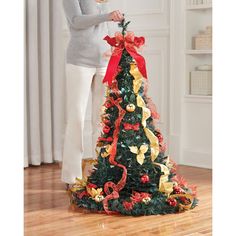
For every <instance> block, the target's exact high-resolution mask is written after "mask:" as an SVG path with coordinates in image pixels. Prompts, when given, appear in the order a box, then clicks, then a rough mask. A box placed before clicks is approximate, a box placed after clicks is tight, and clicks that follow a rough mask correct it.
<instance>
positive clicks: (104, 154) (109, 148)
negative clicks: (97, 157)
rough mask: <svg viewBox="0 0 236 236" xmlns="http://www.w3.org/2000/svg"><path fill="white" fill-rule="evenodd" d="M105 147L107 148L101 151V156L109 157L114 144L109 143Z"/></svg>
mask: <svg viewBox="0 0 236 236" xmlns="http://www.w3.org/2000/svg"><path fill="white" fill-rule="evenodd" d="M105 149H106V150H105V152H103V153H101V156H102V157H103V158H106V157H108V156H109V155H110V153H111V150H112V146H111V145H110V144H108V145H106V148H105Z"/></svg>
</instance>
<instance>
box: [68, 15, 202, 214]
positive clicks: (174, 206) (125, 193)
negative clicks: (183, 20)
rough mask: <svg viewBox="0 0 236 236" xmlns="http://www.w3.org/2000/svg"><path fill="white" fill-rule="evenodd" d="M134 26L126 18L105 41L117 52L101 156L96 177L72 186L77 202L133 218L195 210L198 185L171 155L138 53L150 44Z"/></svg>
mask: <svg viewBox="0 0 236 236" xmlns="http://www.w3.org/2000/svg"><path fill="white" fill-rule="evenodd" d="M129 23H130V22H127V23H126V22H125V20H123V21H122V22H121V23H120V24H119V26H120V27H121V28H122V32H121V33H116V35H115V37H112V38H110V37H109V36H106V37H105V38H104V39H105V40H106V41H107V42H108V43H109V44H110V45H111V46H112V47H113V53H112V56H111V58H110V61H109V65H108V69H107V72H106V75H105V77H104V82H106V83H107V90H106V101H105V103H104V105H103V113H102V115H101V120H102V126H103V132H102V134H101V136H100V137H99V139H98V142H97V155H98V157H97V159H96V160H95V164H94V167H93V170H92V172H91V174H90V176H88V177H87V178H86V179H77V180H76V183H75V184H74V185H73V186H72V187H71V188H70V190H69V191H70V196H71V202H72V203H73V204H75V205H76V206H78V207H83V208H86V209H89V210H91V211H99V212H106V213H107V214H123V215H133V216H139V215H155V214H168V213H176V212H181V211H185V210H188V209H192V208H194V207H195V206H196V205H197V202H198V200H197V198H196V186H189V185H188V184H187V182H186V181H185V180H184V178H183V177H181V176H179V175H177V173H176V167H177V166H176V164H175V163H174V162H173V161H172V160H171V159H170V158H169V156H165V149H166V146H165V144H164V142H163V136H162V134H161V132H160V130H159V129H158V128H157V124H156V121H157V120H158V117H159V115H158V113H157V112H156V110H155V107H154V105H153V103H152V102H151V99H150V98H149V97H148V96H147V75H146V66H145V60H144V58H143V57H142V56H141V55H140V54H139V53H138V52H137V49H138V48H140V47H141V46H142V45H144V41H145V40H144V38H143V37H135V36H134V34H133V33H132V32H128V31H127V26H128V24H129Z"/></svg>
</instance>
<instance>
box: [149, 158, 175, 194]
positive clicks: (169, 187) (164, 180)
mask: <svg viewBox="0 0 236 236" xmlns="http://www.w3.org/2000/svg"><path fill="white" fill-rule="evenodd" d="M154 165H157V166H160V168H161V172H163V173H164V174H163V175H162V176H161V177H160V180H159V191H160V192H163V193H166V194H167V195H168V196H169V195H170V193H172V192H173V187H174V182H168V181H169V179H168V177H169V174H170V171H169V168H168V167H167V166H166V165H163V164H160V163H156V162H154Z"/></svg>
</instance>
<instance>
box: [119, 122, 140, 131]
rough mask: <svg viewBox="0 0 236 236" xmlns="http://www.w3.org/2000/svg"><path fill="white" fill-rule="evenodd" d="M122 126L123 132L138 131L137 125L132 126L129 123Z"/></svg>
mask: <svg viewBox="0 0 236 236" xmlns="http://www.w3.org/2000/svg"><path fill="white" fill-rule="evenodd" d="M123 125H124V129H125V130H135V131H138V130H139V123H137V124H134V125H133V124H129V123H124V124H123Z"/></svg>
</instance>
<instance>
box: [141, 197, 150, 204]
mask: <svg viewBox="0 0 236 236" xmlns="http://www.w3.org/2000/svg"><path fill="white" fill-rule="evenodd" d="M142 201H143V202H144V203H145V204H146V205H147V204H148V203H149V202H150V201H151V198H150V197H145V198H143V200H142Z"/></svg>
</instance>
